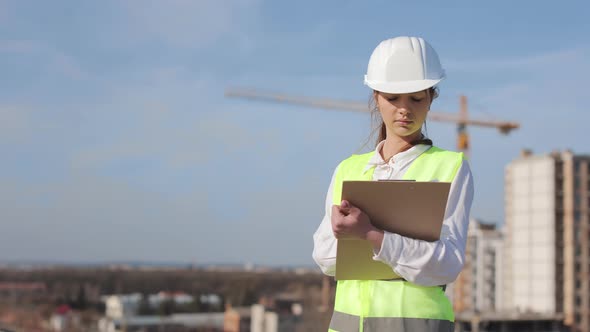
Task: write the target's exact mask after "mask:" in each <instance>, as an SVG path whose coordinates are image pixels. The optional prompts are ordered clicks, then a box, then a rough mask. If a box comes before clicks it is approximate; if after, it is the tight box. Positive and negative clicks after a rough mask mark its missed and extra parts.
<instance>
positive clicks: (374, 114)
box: [367, 87, 438, 146]
mask: <svg viewBox="0 0 590 332" xmlns="http://www.w3.org/2000/svg"><path fill="white" fill-rule="evenodd" d="M426 91H428V94H429V95H430V97H431V100H434V99H436V98H437V97H438V88H437V87H432V88H429V89H428V90H426ZM369 110H370V112H371V118H372V122H373V123H374V124H375V125H374V126H373V129H372V130H371V135H370V136H369V139H368V140H369V141H370V140H371V137H373V135H375V132H377V131H378V135H377V140H376V141H375V146H377V144H379V142H381V141H383V140H384V139H385V137H386V136H387V131H386V127H385V123H383V120H382V119H381V115H380V114H379V109H378V108H377V101H376V100H375V93H374V92H373V93H371V95H370V96H369ZM427 135H428V130H427V128H426V121H424V132H422V136H421V137H420V138H419V139H418V140H416V141H414V142H412V143H411V144H412V145H417V144H426V145H432V140H431V139H429V138H428V137H427ZM367 143H368V142H367Z"/></svg>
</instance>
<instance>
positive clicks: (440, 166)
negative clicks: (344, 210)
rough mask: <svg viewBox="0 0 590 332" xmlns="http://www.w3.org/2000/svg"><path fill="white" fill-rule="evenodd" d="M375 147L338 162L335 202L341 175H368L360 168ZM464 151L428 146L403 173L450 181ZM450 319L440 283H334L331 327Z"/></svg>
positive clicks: (387, 327) (389, 326)
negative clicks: (420, 284) (424, 284)
mask: <svg viewBox="0 0 590 332" xmlns="http://www.w3.org/2000/svg"><path fill="white" fill-rule="evenodd" d="M374 153H375V152H371V153H367V154H362V155H353V156H351V157H350V158H348V159H346V160H344V161H343V162H342V163H340V165H339V166H338V171H337V173H336V178H335V182H334V191H333V193H332V195H333V197H334V199H333V203H334V204H336V205H339V204H340V200H341V197H342V196H341V194H342V181H345V180H372V179H373V172H374V168H370V169H368V170H366V171H365V170H364V169H365V167H366V165H367V163H368V161H369V160H370V158H371V157H372V156H373V154H374ZM462 161H463V154H462V153H457V152H451V151H445V150H442V149H439V148H437V147H431V148H430V149H428V150H426V151H425V152H424V153H422V154H421V155H420V156H418V158H416V160H414V161H413V162H412V164H411V165H410V168H409V169H408V170H407V171H406V173H405V174H404V176H403V179H406V180H416V181H433V180H436V181H440V182H452V181H453V179H454V178H455V175H456V174H457V171H458V170H459V167H460V166H461V163H462ZM454 320H455V317H454V313H453V308H452V305H451V303H450V301H449V299H448V298H447V297H446V295H445V294H444V291H443V289H441V287H439V286H432V287H424V286H419V285H416V284H413V283H411V282H408V281H405V280H396V281H383V280H340V281H338V283H337V288H336V301H335V304H334V315H333V316H332V321H331V322H330V331H339V332H347V331H355V332H357V331H358V332H373V331H412V332H421V331H428V332H430V331H433V332H434V331H437V332H438V331H444V332H447V331H452V330H453V326H454V324H453V321H454Z"/></svg>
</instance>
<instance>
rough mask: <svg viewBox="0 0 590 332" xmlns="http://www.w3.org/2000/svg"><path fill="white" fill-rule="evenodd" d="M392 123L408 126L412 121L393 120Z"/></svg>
mask: <svg viewBox="0 0 590 332" xmlns="http://www.w3.org/2000/svg"><path fill="white" fill-rule="evenodd" d="M394 122H396V123H399V124H402V125H409V124H411V123H412V122H414V121H412V120H395V121H394Z"/></svg>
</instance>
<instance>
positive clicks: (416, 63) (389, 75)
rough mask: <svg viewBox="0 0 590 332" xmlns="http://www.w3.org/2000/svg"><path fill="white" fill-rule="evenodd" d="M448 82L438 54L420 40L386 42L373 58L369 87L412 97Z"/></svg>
mask: <svg viewBox="0 0 590 332" xmlns="http://www.w3.org/2000/svg"><path fill="white" fill-rule="evenodd" d="M444 78H445V71H444V70H443V69H442V67H441V65H440V61H439V60H438V55H437V54H436V51H435V50H434V49H433V48H432V46H430V44H428V43H427V42H426V41H425V40H424V39H422V38H419V37H396V38H392V39H387V40H384V41H382V42H381V43H380V44H379V45H378V46H377V47H376V48H375V50H374V51H373V54H371V58H370V59H369V66H368V68H367V74H366V75H365V84H366V85H368V86H369V87H371V88H372V89H373V90H377V91H381V92H386V93H412V92H417V91H422V90H426V89H428V88H430V87H433V86H435V85H436V84H438V83H439V82H440V81H442V80H443V79H444Z"/></svg>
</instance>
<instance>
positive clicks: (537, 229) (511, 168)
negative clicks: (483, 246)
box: [500, 151, 590, 332]
mask: <svg viewBox="0 0 590 332" xmlns="http://www.w3.org/2000/svg"><path fill="white" fill-rule="evenodd" d="M589 163H590V156H576V155H573V154H572V153H571V152H569V151H566V152H562V153H557V152H556V153H552V154H549V155H532V154H531V153H530V152H526V151H525V152H524V153H523V154H522V155H521V157H520V158H518V159H516V160H514V161H513V162H511V163H510V164H509V165H508V166H507V167H506V172H505V212H506V213H505V216H506V225H505V226H506V234H505V239H504V240H505V251H504V267H503V272H502V280H503V282H504V283H505V285H504V287H503V292H502V295H501V298H502V301H501V304H500V308H501V309H503V310H505V311H509V310H515V311H517V312H520V313H538V314H543V315H554V316H556V317H562V319H563V322H564V324H565V325H566V326H568V327H569V328H570V330H571V331H586V332H589V331H590V306H589V301H590V289H589V282H590V274H589V267H590V260H589V256H590V246H589V236H590V234H589V229H590V227H589V224H590V222H589V207H590V200H589V190H590V186H589V176H588V173H589V170H590V167H588V165H589Z"/></svg>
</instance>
